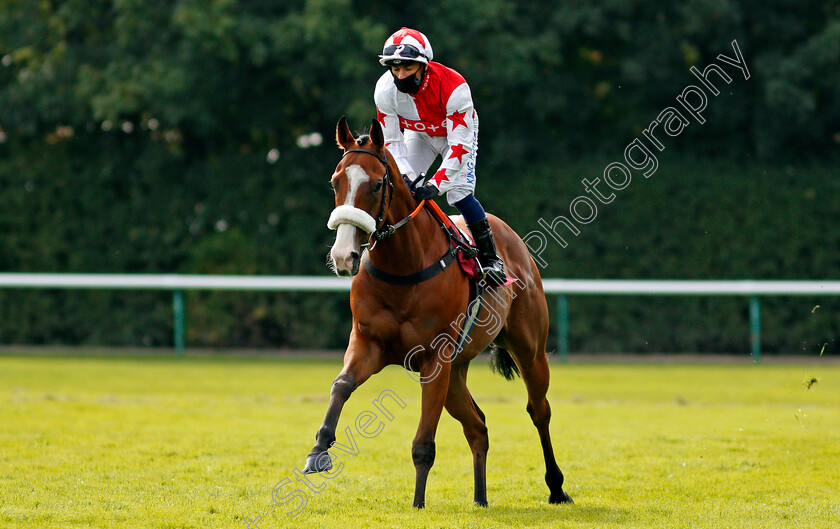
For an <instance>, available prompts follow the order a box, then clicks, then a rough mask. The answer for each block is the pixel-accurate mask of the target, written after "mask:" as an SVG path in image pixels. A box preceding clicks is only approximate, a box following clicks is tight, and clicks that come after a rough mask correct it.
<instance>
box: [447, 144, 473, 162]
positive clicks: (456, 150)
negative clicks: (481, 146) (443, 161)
mask: <svg viewBox="0 0 840 529" xmlns="http://www.w3.org/2000/svg"><path fill="white" fill-rule="evenodd" d="M469 153H470V152H469V151H468V150H466V149H465V148H464V146H463V145H455V146H454V147H452V154H450V155H449V157H450V158H458V162H463V160H461V158H462V157H463V156H464V155H465V154H469Z"/></svg>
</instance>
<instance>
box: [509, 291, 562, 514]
mask: <svg viewBox="0 0 840 529" xmlns="http://www.w3.org/2000/svg"><path fill="white" fill-rule="evenodd" d="M543 299H545V298H543ZM528 301H529V300H528V299H527V298H526V297H525V294H523V295H522V296H520V297H518V298H516V300H515V301H514V307H512V309H511V314H512V315H513V314H519V317H512V318H511V320H509V321H508V326H507V329H506V333H505V336H504V342H505V344H506V345H507V346H508V347H509V348H510V350H511V351H512V352H513V354H514V357H515V359H516V364H517V365H518V366H519V371H520V374H521V375H522V380H523V381H524V382H525V387H526V388H527V390H528V406H527V408H526V409H527V410H528V414H529V415H530V416H531V421H533V423H534V426H536V427H537V432H539V434H540V444H541V445H542V451H543V457H544V459H545V483H546V485H548V489H549V491H550V494H549V497H548V501H549V503H572V498H571V497H569V495H568V494H566V492H565V491H563V473H562V472H560V468H559V467H558V466H557V461H556V460H555V459H554V449H553V447H552V446H551V435H550V434H549V431H548V423H549V421H550V420H551V406H549V404H548V400H547V399H546V397H545V396H546V393H547V392H548V379H549V370H548V360H547V359H546V356H545V341H546V337H547V336H548V309H547V308H546V307H545V302H544V301H543V302H542V304H537V303H531V304H530V306H529V307H528V309H531V310H524V311H520V310H516V309H517V307H516V306H515V304H516V303H527V302H528ZM534 307H536V308H538V309H542V310H539V311H538V310H534ZM526 314H528V315H529V316H528V317H527V318H526V317H525V316H524V315H526ZM537 314H541V315H544V316H545V317H544V318H539V317H537ZM500 354H506V352H504V351H502V352H500Z"/></svg>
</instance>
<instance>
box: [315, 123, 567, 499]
mask: <svg viewBox="0 0 840 529" xmlns="http://www.w3.org/2000/svg"><path fill="white" fill-rule="evenodd" d="M336 141H337V143H338V145H339V147H340V148H342V149H343V150H344V155H343V157H342V158H341V161H340V162H339V163H338V166H337V167H336V169H335V172H334V173H333V175H332V179H331V183H332V187H333V189H334V190H335V205H336V208H335V209H334V210H333V212H332V215H331V216H330V222H329V223H328V226H329V227H330V228H331V229H335V230H336V239H335V244H334V245H333V247H332V249H331V250H330V257H329V261H330V262H331V266H332V268H333V269H334V271H335V272H336V273H337V274H338V275H341V276H355V277H354V278H353V283H352V286H351V288H350V308H351V311H352V314H353V324H352V330H351V332H350V340H349V344H348V346H347V350H346V352H345V353H344V366H343V369H342V370H341V372H340V373H339V374H338V376H337V377H336V378H335V380H334V381H333V384H332V388H331V390H330V400H329V404H328V407H327V413H326V417H325V418H324V422H323V424H322V425H321V427H320V429H319V430H318V432H317V434H316V436H315V446H314V447H313V448H312V451H311V452H310V453H309V456H308V457H307V460H306V465H305V467H304V473H314V472H325V471H328V470H330V469H331V468H332V460H331V457H330V456H329V455H326V456H325V452H326V451H327V449H328V448H330V447H331V446H332V444H333V443H334V442H335V440H336V437H335V432H336V426H337V424H338V419H339V415H340V414H341V410H342V407H343V406H344V403H345V402H346V401H347V399H348V398H349V397H350V394H351V393H353V391H354V390H355V389H356V388H358V387H359V386H360V385H361V384H363V383H364V382H365V381H366V380H367V379H368V378H369V377H370V376H371V375H373V374H375V373H378V372H379V371H380V370H382V369H383V368H384V367H385V366H386V365H391V364H397V365H401V366H404V367H406V369H410V370H412V371H414V372H418V371H419V373H420V379H419V380H420V382H421V385H422V397H421V402H422V408H421V413H420V424H419V426H418V428H417V434H416V435H415V436H414V440H413V442H412V446H411V456H412V459H413V461H414V466H415V470H416V481H415V489H414V503H413V505H414V507H416V508H422V507H424V506H425V495H426V480H427V478H428V475H429V470H430V469H431V468H432V465H433V463H434V460H435V432H436V430H437V425H438V421H439V419H440V415H441V412H442V411H443V408H444V407H445V408H446V410H447V411H448V412H449V414H450V415H452V417H454V418H455V419H456V420H458V421H459V422H460V423H461V425H462V426H463V430H464V436H465V437H466V439H467V442H468V443H469V446H470V450H471V451H472V456H473V470H474V485H475V490H474V502H475V503H476V504H477V505H480V506H487V488H486V459H487V449H488V437H487V425H486V422H485V417H484V413H483V412H482V411H481V409H480V408H479V407H478V404H476V402H475V400H474V399H473V398H472V395H470V391H469V389H467V385H466V379H467V369H468V368H469V363H470V360H472V359H473V358H475V357H476V356H477V355H478V354H479V353H481V352H482V351H483V350H485V349H486V348H487V347H488V346H489V345H491V343H492V344H494V347H495V349H494V354H495V360H496V363H497V367H498V370H500V371H501V372H502V374H503V375H505V377H506V378H508V379H512V378H513V376H514V373H515V372H518V373H519V374H520V375H521V377H522V379H523V380H524V382H525V386H526V388H527V390H528V404H527V407H526V409H527V411H528V414H529V415H530V416H531V420H532V421H533V423H534V426H536V428H537V431H538V432H539V437H540V443H541V445H542V452H543V457H544V460H545V467H546V473H545V482H546V484H547V485H548V488H549V491H550V494H549V502H550V503H567V502H571V501H572V499H571V498H570V497H569V495H568V494H566V492H564V490H563V479H564V478H563V473H562V472H560V469H559V468H558V466H557V462H556V460H555V458H554V450H553V448H552V445H551V438H550V435H549V429H548V424H549V419H550V418H551V408H550V407H549V404H548V401H547V400H546V392H547V390H548V380H549V369H548V362H547V359H546V355H545V343H546V337H547V335H548V307H547V305H546V300H545V294H544V292H543V288H542V280H541V278H540V274H539V270H538V269H537V266H536V264H535V263H534V261H533V259H532V258H531V255H530V254H529V253H528V251H527V249H526V247H525V245H524V243H523V242H522V240H521V239H520V238H519V236H518V235H517V234H516V233H515V232H514V231H513V230H512V229H511V228H510V227H509V226H508V225H507V224H505V223H504V222H502V221H501V220H499V219H498V218H496V217H494V216H492V215H488V217H489V219H490V223H491V225H492V229H493V233H494V234H495V237H496V242H497V246H498V250H499V252H500V255H501V257H502V259H504V262H505V265H506V269H507V272H508V275H509V276H511V277H515V278H516V279H517V281H514V282H513V283H512V284H509V285H507V286H500V287H490V288H489V290H488V293H491V294H492V295H485V296H484V297H485V300H484V304H483V305H482V308H481V312H480V313H479V316H481V317H478V318H476V319H475V324H474V326H473V328H472V332H471V333H470V335H469V339H468V340H467V343H466V344H465V345H464V347H463V349H461V350H460V351H457V354H456V350H455V347H454V345H455V341H456V340H457V339H458V338H459V334H460V332H459V330H458V329H457V325H456V324H455V323H456V322H459V321H461V320H463V319H464V316H463V315H464V314H466V313H467V309H468V307H467V305H468V301H469V298H470V284H469V280H468V278H467V276H466V275H465V274H464V273H462V272H461V270H459V267H458V266H452V267H442V266H441V267H438V265H437V263H438V262H439V261H440V260H441V258H440V256H441V255H445V252H447V250H448V248H450V240H449V238H448V237H447V235H446V234H445V233H444V231H443V230H442V229H441V227H440V226H439V224H438V223H437V221H436V220H435V219H434V217H433V216H432V214H430V213H429V211H427V210H426V209H423V208H420V207H418V206H417V204H416V203H415V200H414V199H413V197H412V195H411V192H410V190H409V187H408V185H407V183H406V182H404V181H403V178H401V177H400V173H399V169H398V168H397V165H396V163H395V161H394V158H393V157H392V156H391V154H390V153H389V152H388V150H387V149H386V148H385V147H384V139H383V134H382V129H381V127H380V125H379V123H378V122H377V121H376V120H373V121H372V124H371V127H370V132H369V134H368V135H367V136H361V137H359V138H355V137H354V136H353V134H352V133H351V131H350V129H349V127H348V125H347V122H346V120H345V118H344V117H342V118H341V119H340V120H339V121H338V125H337V126H336ZM394 175H396V178H394ZM453 220H455V221H456V223H457V224H458V225H459V226H460V227H461V228H462V229H463V228H464V223H463V219H462V218H461V217H455V218H453ZM365 241H368V242H367V243H366V242H365ZM370 241H374V242H373V243H371V242H370ZM365 246H367V248H366V251H364V252H362V248H364V247H365ZM360 264H361V266H360ZM436 267H437V270H435V268H436ZM441 270H442V271H441ZM430 271H432V272H430ZM374 276H375V277H374ZM389 278H390V279H389ZM394 278H396V280H394ZM401 279H402V280H401Z"/></svg>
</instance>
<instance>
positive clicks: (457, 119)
mask: <svg viewBox="0 0 840 529" xmlns="http://www.w3.org/2000/svg"><path fill="white" fill-rule="evenodd" d="M466 115H467V113H466V112H453V113H452V114H451V115H449V116H447V118H449V122H450V123H452V130H455V129H457V128H458V125H463V126H464V127H467V121H466V120H465V119H464V117H465V116H466ZM467 128H469V127H467Z"/></svg>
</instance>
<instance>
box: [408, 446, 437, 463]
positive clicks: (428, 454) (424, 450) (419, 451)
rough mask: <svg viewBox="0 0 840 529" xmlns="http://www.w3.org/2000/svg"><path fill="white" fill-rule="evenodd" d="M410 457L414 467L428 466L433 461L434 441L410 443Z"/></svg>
mask: <svg viewBox="0 0 840 529" xmlns="http://www.w3.org/2000/svg"><path fill="white" fill-rule="evenodd" d="M411 459H412V460H413V461H414V466H415V467H416V468H421V467H429V468H431V466H432V464H433V463H434V462H435V442H434V441H433V440H431V441H415V442H414V443H413V444H412V445H411Z"/></svg>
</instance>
